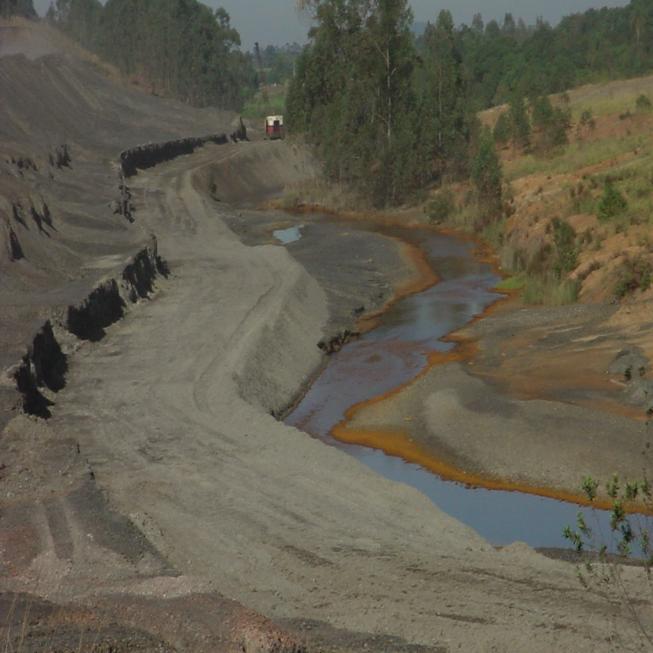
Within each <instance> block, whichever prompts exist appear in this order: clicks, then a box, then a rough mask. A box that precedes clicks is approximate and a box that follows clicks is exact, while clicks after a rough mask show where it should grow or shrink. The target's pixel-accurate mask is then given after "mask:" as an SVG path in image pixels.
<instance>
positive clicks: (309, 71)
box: [287, 0, 653, 210]
mask: <svg viewBox="0 0 653 653" xmlns="http://www.w3.org/2000/svg"><path fill="white" fill-rule="evenodd" d="M298 4H299V5H300V6H301V7H302V8H303V9H305V10H307V11H309V12H310V13H311V15H312V17H313V25H314V27H313V28H312V30H311V32H310V35H309V36H310V42H309V45H308V46H307V47H306V48H305V49H304V51H303V53H302V54H301V55H300V57H299V58H298V60H297V61H296V62H295V75H294V78H293V81H292V83H291V86H290V90H289V94H288V101H287V113H288V116H287V122H288V125H289V128H290V129H291V130H292V131H294V132H302V133H305V134H306V136H307V138H308V140H309V141H310V142H312V143H313V144H314V145H315V146H316V148H317V151H318V153H319V154H320V155H321V157H322V159H323V160H324V163H325V167H326V171H327V174H328V175H329V176H330V177H331V178H332V179H334V180H337V181H340V182H346V183H348V184H350V185H351V186H353V187H354V188H355V189H356V190H357V191H358V192H359V193H361V194H362V195H363V196H365V197H367V198H368V199H370V200H371V201H372V202H373V203H375V204H377V205H387V204H396V203H399V202H402V201H404V200H405V199H406V198H407V197H409V196H410V195H411V194H414V193H415V192H416V191H419V189H421V188H423V187H424V186H426V185H429V184H433V183H439V182H442V181H443V180H445V179H457V178H467V177H469V176H470V175H471V176H472V177H473V179H475V180H476V181H477V186H478V190H479V193H480V194H481V195H483V194H485V195H487V194H488V193H492V194H493V196H494V198H495V199H494V200H492V201H486V202H484V206H485V207H486V208H487V207H495V208H496V210H498V207H499V206H500V197H499V196H498V195H500V179H499V183H497V174H496V173H497V168H498V161H497V159H496V157H495V156H494V155H493V154H492V153H491V152H490V149H491V148H492V147H493V139H492V142H491V140H490V138H491V134H490V135H488V134H485V133H483V130H481V128H480V126H479V124H478V121H477V118H476V113H477V112H478V111H479V110H482V109H485V108H488V107H491V106H494V105H497V104H501V103H504V102H505V103H509V104H510V110H509V112H507V113H506V114H504V116H503V117H502V118H501V120H500V124H498V125H497V129H496V130H495V134H494V136H495V137H496V140H497V141H499V142H503V143H506V142H508V141H510V142H512V143H513V144H514V145H516V146H519V147H524V148H532V149H533V150H534V151H536V152H547V151H550V150H552V149H553V148H555V147H557V146H559V145H562V144H564V143H566V142H567V130H568V128H569V126H570V115H569V112H568V110H567V109H566V108H565V107H564V106H553V105H552V104H551V102H550V101H549V100H548V99H547V96H548V95H549V94H551V93H556V92H560V91H563V90H565V89H567V88H570V87H572V86H575V85H578V84H580V83H585V82H591V81H597V80H603V79H612V78H619V77H627V76H636V75H640V74H643V73H646V72H649V71H651V70H653V2H652V1H651V0H631V2H630V4H629V5H628V6H626V7H621V8H616V9H607V8H605V9H600V10H595V9H592V10H589V11H587V12H585V13H583V14H575V15H572V16H568V17H566V18H564V19H563V20H562V21H561V22H560V24H559V25H558V26H556V27H552V26H551V25H549V24H548V23H546V22H544V21H542V20H538V21H537V23H536V24H535V25H533V26H527V25H526V24H525V23H524V22H523V21H522V20H515V19H514V17H513V16H512V15H511V14H507V15H506V16H505V19H504V21H503V24H502V25H499V24H498V23H497V22H496V21H490V22H489V23H488V24H487V25H486V24H485V23H484V21H483V18H482V17H481V15H480V14H478V15H476V16H475V17H474V20H473V21H472V24H471V25H470V26H467V25H462V26H459V27H455V26H454V23H453V20H452V17H451V14H450V13H449V12H448V11H443V12H441V13H440V14H439V16H438V17H437V20H436V21H435V23H428V24H426V26H425V28H424V30H423V31H421V32H420V34H419V36H415V35H414V32H413V30H412V27H413V20H412V14H411V11H410V9H409V6H408V3H407V1H406V0H299V3H298ZM479 162H480V163H479ZM483 162H484V163H483ZM481 164H482V165H485V166H490V167H491V168H492V169H488V170H485V171H483V170H482V169H480V168H479V165H481ZM499 172H500V171H499ZM490 189H492V190H490ZM486 200H487V198H486Z"/></svg>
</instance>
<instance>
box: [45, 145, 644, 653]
mask: <svg viewBox="0 0 653 653" xmlns="http://www.w3.org/2000/svg"><path fill="white" fill-rule="evenodd" d="M273 147H274V146H273V145H270V144H264V143H261V144H249V145H243V146H242V149H241V150H239V149H237V148H235V147H232V146H228V147H224V148H214V147H209V148H206V149H205V150H203V151H201V152H199V153H197V154H195V155H193V156H192V157H183V158H181V159H179V160H177V161H176V162H173V163H170V164H166V165H163V166H160V167H159V168H156V169H154V170H152V171H150V172H149V173H147V174H141V175H139V176H138V177H137V178H136V182H135V196H136V197H137V199H138V201H137V215H138V220H139V221H141V223H142V224H143V225H144V226H145V227H146V228H147V229H150V230H152V231H154V232H155V233H156V234H157V235H158V237H159V242H160V251H161V253H162V255H163V256H164V257H165V258H166V259H167V260H168V261H169V263H170V266H171V269H172V275H171V277H170V278H169V279H168V280H166V281H163V282H162V283H161V284H160V290H159V293H158V295H157V296H156V297H155V298H154V299H153V300H152V301H150V302H146V303H143V304H141V305H139V306H138V307H137V308H136V309H135V310H134V311H133V312H131V313H130V314H129V315H128V317H127V318H126V319H125V320H124V321H123V322H121V323H119V324H117V325H115V326H114V327H111V328H110V329H109V330H108V337H107V338H105V339H104V340H103V341H102V342H100V343H97V344H95V345H88V346H84V347H83V348H82V349H81V350H80V351H79V352H78V354H77V355H76V356H75V358H74V359H73V364H72V367H71V373H70V381H69V384H68V387H67V388H66V389H65V390H64V391H63V392H62V393H61V394H60V395H59V397H58V400H57V404H58V405H57V408H56V411H55V417H54V419H53V421H52V423H51V425H50V426H51V428H52V429H54V430H55V431H58V432H65V433H67V434H69V435H70V436H72V437H74V438H76V439H78V440H79V442H80V446H81V452H82V455H83V456H84V457H85V458H86V459H87V460H88V461H89V464H90V466H91V468H92V470H93V473H94V475H95V479H96V481H97V483H98V485H99V486H100V487H101V488H102V490H103V491H104V492H105V493H106V496H107V497H108V500H109V502H110V504H111V505H112V506H113V507H114V508H115V509H117V511H119V512H121V513H123V514H125V515H129V516H130V517H131V518H132V520H133V521H134V523H136V524H138V525H139V527H140V528H141V530H142V531H143V532H144V533H145V535H146V536H147V538H148V539H149V540H150V542H151V543H152V544H153V545H154V547H155V548H156V549H158V551H159V552H160V553H161V554H162V555H163V556H164V557H166V558H167V559H168V560H169V561H170V563H171V564H172V566H173V567H174V568H175V569H177V570H180V571H181V572H182V576H180V577H178V578H175V579H170V578H166V577H156V573H158V572H156V573H155V572H153V571H152V569H153V568H152V567H151V566H150V567H148V565H147V560H144V561H143V562H142V569H141V571H140V573H139V574H137V575H135V576H134V575H133V572H128V571H127V570H125V571H123V572H121V571H120V570H121V569H122V567H121V566H120V564H118V561H117V560H116V559H115V556H113V554H111V555H109V554H108V553H106V555H104V556H103V557H101V556H99V555H98V549H97V548H96V549H86V548H84V547H82V546H79V547H76V548H75V559H74V560H73V562H72V564H71V565H69V566H66V567H61V568H57V569H56V573H55V571H51V572H50V574H49V575H47V582H48V583H50V587H49V588H43V583H44V582H45V581H43V579H42V582H41V584H42V591H46V590H49V592H50V593H51V594H54V593H59V594H63V595H71V596H72V595H79V594H80V593H85V594H86V595H88V596H92V595H101V594H103V593H106V592H108V591H112V590H113V589H117V588H118V587H120V588H121V590H122V589H124V587H125V586H126V585H127V586H128V587H130V588H131V591H133V592H135V593H157V592H158V593H166V594H167V595H171V594H174V593H184V592H188V591H191V590H194V591H202V590H205V589H207V590H208V589H214V590H217V591H219V592H221V593H223V594H224V595H226V596H228V597H230V598H234V599H237V600H239V601H241V602H242V603H244V604H245V605H247V606H249V607H252V608H254V609H256V610H258V611H260V612H262V613H263V614H265V615H267V616H269V617H272V618H273V619H276V620H299V619H314V620H319V621H323V622H328V623H329V624H331V625H332V626H335V627H337V628H342V629H347V630H350V631H357V632H366V633H371V632H373V633H379V634H386V635H393V636H397V637H399V638H402V639H403V640H405V641H407V642H410V643H414V644H422V645H425V646H427V647H429V648H428V649H426V650H438V651H441V650H452V651H453V650H458V649H461V650H466V651H531V652H537V651H543V652H544V651H546V652H549V651H555V650H561V649H563V648H564V649H566V650H570V651H575V652H580V651H593V652H595V651H609V650H615V642H614V641H613V640H612V637H613V635H614V632H615V629H617V630H619V631H620V632H621V639H620V640H619V643H618V645H617V649H618V650H628V649H629V648H630V647H632V646H634V644H635V642H636V641H637V636H636V633H635V627H634V624H633V623H632V621H631V620H630V619H629V617H628V616H627V615H625V614H622V613H621V612H620V611H619V609H618V608H614V606H611V605H610V604H609V602H608V601H607V600H606V599H604V598H602V597H597V596H595V595H593V594H589V593H587V592H585V591H583V590H582V589H581V588H580V587H579V585H578V583H577V580H576V575H575V570H574V568H573V567H572V566H568V565H565V564H563V563H559V562H555V561H552V560H548V559H545V558H543V557H541V556H539V555H537V554H535V553H533V552H532V551H530V550H528V549H526V548H525V547H519V546H517V547H512V548H511V549H510V550H506V551H503V552H497V551H495V550H494V549H492V548H491V547H489V546H488V545H487V544H486V543H484V542H483V541H482V540H481V539H480V538H479V537H478V536H477V535H475V534H474V533H473V532H472V531H471V530H469V529H467V528H466V527H464V526H462V525H461V524H460V523H458V522H456V521H455V520H453V519H451V518H450V517H448V516H446V515H445V514H444V513H442V512H441V511H439V510H438V509H437V508H435V507H434V506H433V505H432V504H431V503H430V501H429V500H427V499H426V498H425V497H423V496H422V495H421V494H419V493H418V492H417V491H415V490H412V489H410V488H408V487H406V486H402V485H398V484H394V483H392V482H390V481H387V480H384V479H382V478H380V477H378V476H376V475H374V474H373V473H372V472H370V471H369V470H368V469H366V468H365V467H364V466H363V465H362V464H360V463H358V462H357V461H355V460H354V459H352V458H351V457H349V456H348V455H346V454H345V453H342V452H340V451H338V450H336V449H333V448H329V447H327V446H325V445H323V444H321V443H320V442H317V441H315V440H313V439H312V438H311V437H309V436H307V435H305V434H303V433H301V432H299V431H297V430H294V429H292V428H289V427H287V426H285V425H283V424H281V423H278V422H277V421H276V420H275V419H273V418H272V417H271V416H270V415H269V413H270V411H272V410H277V409H279V408H281V407H282V406H284V405H285V404H287V402H288V401H289V400H290V399H291V398H292V396H293V394H294V393H295V392H297V390H298V388H299V386H300V384H301V383H302V381H303V380H305V379H306V378H307V376H308V375H309V374H310V373H311V372H312V371H313V370H314V368H315V367H316V365H317V364H318V363H319V356H318V354H319V352H318V349H317V347H316V343H317V341H318V340H319V339H320V337H321V331H322V327H323V325H324V323H325V322H326V320H327V306H326V301H325V296H324V294H323V292H322V290H321V289H320V288H319V287H318V285H317V284H316V282H315V281H314V280H313V279H312V278H311V277H309V276H308V274H307V273H306V272H305V271H304V270H303V269H302V268H301V267H300V266H299V265H298V264H297V263H295V262H294V261H293V260H292V259H291V258H290V256H289V254H288V253H287V251H286V250H285V249H284V248H282V247H275V246H265V247H257V248H248V247H245V246H244V245H242V244H241V243H240V242H239V241H238V240H237V239H236V237H235V236H234V235H233V234H232V233H231V232H230V231H229V230H228V229H227V228H226V227H225V225H224V223H223V221H222V220H221V218H220V211H227V210H229V209H228V208H222V206H221V205H218V204H216V203H215V202H213V201H212V200H209V199H207V198H206V197H205V196H204V195H203V194H201V193H200V192H198V191H197V190H196V189H195V187H194V178H195V176H194V175H195V174H196V172H198V171H200V170H202V168H203V167H205V166H207V165H212V166H214V167H217V168H218V169H219V170H222V171H224V172H225V174H226V171H230V174H236V175H238V174H242V175H243V176H244V175H247V178H248V179H252V178H254V179H255V178H256V174H257V173H256V170H254V171H253V170H252V169H251V167H247V169H243V170H239V166H245V165H247V166H251V161H250V159H251V157H250V159H244V160H245V163H243V162H242V159H243V157H242V153H243V152H245V153H247V152H250V153H254V154H256V156H257V157H258V158H259V159H260V160H261V161H263V162H264V161H265V157H266V156H267V155H266V153H267V152H268V151H272V149H271V148H273ZM248 148H249V149H248ZM264 171H265V166H261V169H260V171H259V174H261V175H262V174H264ZM71 528H72V529H73V530H74V528H75V526H74V524H71ZM77 536H78V537H82V538H83V534H78V535H77ZM73 539H74V538H73ZM89 551H90V552H89ZM112 556H113V557H112ZM153 573H154V575H155V577H154V578H153V577H152V575H153ZM121 574H122V575H121ZM129 574H131V575H129ZM291 625H292V624H291ZM413 650H418V649H413ZM420 650H423V649H420Z"/></svg>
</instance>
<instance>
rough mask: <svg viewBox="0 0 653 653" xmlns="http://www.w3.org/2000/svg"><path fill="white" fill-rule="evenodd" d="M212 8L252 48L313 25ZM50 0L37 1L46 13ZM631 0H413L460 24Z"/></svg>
mask: <svg viewBox="0 0 653 653" xmlns="http://www.w3.org/2000/svg"><path fill="white" fill-rule="evenodd" d="M204 1H205V2H206V4H208V5H210V6H212V7H218V6H222V7H224V8H225V9H226V10H227V11H228V12H229V14H230V15H231V22H232V25H233V26H234V27H235V28H236V29H237V30H238V31H239V32H240V34H241V37H242V41H243V46H244V47H245V49H248V50H249V49H251V48H252V47H253V45H254V43H255V42H256V41H258V42H259V43H260V44H261V45H262V46H265V45H270V44H272V45H283V44H284V43H291V42H293V41H296V42H298V43H303V42H304V41H305V40H306V33H307V31H308V28H309V25H308V23H307V21H306V19H302V18H301V17H300V16H298V14H297V12H296V11H295V0H204ZM49 4H50V0H34V6H35V7H36V8H37V10H38V11H39V12H40V13H44V12H45V10H46V9H47V7H48V6H49ZM626 4H628V0H412V1H411V5H412V7H413V13H414V14H415V20H417V21H422V22H426V21H427V20H431V21H433V20H434V19H435V18H436V16H437V15H438V12H439V11H440V10H441V9H450V10H451V12H452V14H453V17H454V20H455V21H456V23H463V22H464V23H470V22H471V19H472V16H473V15H474V14H475V13H477V12H480V13H481V14H482V15H483V18H484V19H485V21H486V22H487V21H489V20H491V19H492V18H495V19H497V20H499V21H501V20H503V16H504V15H505V13H506V12H511V13H512V14H513V16H514V17H515V19H517V18H520V17H521V18H523V19H524V20H525V21H526V22H527V23H533V22H535V19H536V18H537V17H538V16H542V17H543V18H544V19H545V20H548V21H550V22H552V23H555V22H557V21H558V20H559V19H560V18H561V17H562V16H565V15H567V14H570V13H573V12H577V11H585V10H586V9H589V8H590V7H603V6H606V5H607V6H610V7H616V6H623V5H626Z"/></svg>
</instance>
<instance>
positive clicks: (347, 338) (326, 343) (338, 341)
mask: <svg viewBox="0 0 653 653" xmlns="http://www.w3.org/2000/svg"><path fill="white" fill-rule="evenodd" d="M359 337H360V333H359V332H358V331H350V330H349V329H345V331H342V332H341V333H338V334H336V335H335V336H333V337H332V338H328V339H326V340H321V341H320V342H318V344H317V346H318V347H319V349H321V350H322V351H323V352H324V353H325V354H326V355H327V356H331V354H335V353H337V352H339V351H340V350H341V349H342V348H343V347H344V346H345V345H346V344H347V343H348V342H351V341H352V340H356V338H359Z"/></svg>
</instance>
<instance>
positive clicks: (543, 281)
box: [522, 276, 580, 306]
mask: <svg viewBox="0 0 653 653" xmlns="http://www.w3.org/2000/svg"><path fill="white" fill-rule="evenodd" d="M579 290H580V286H579V284H578V282H577V281H563V282H560V281H559V280H558V279H555V278H548V277H539V276H532V277H530V276H529V277H526V278H525V284H524V292H523V294H522V299H523V301H524V303H525V304H543V305H546V306H563V305H565V304H573V303H575V302H576V301H577V300H578V292H579Z"/></svg>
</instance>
